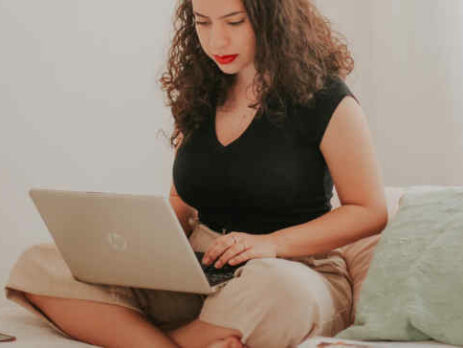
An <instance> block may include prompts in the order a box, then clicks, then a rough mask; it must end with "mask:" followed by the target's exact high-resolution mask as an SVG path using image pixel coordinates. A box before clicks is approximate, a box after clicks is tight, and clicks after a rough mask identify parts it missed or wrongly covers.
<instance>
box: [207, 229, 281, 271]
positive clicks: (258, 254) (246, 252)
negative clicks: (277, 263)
mask: <svg viewBox="0 0 463 348" xmlns="http://www.w3.org/2000/svg"><path fill="white" fill-rule="evenodd" d="M276 254H277V253H276V245H275V242H274V240H273V238H272V237H271V235H269V234H264V235H255V234H249V233H244V232H230V233H228V234H226V235H223V236H220V237H218V238H216V239H215V240H214V241H213V242H212V244H211V245H210V246H209V248H208V249H207V250H206V252H205V253H204V257H203V260H202V262H203V264H205V265H209V264H210V263H212V262H214V261H215V260H216V259H217V258H218V260H217V262H216V264H215V266H216V268H220V267H222V266H223V265H224V264H226V263H227V262H228V263H229V264H230V265H232V266H234V265H237V264H239V263H242V262H245V261H247V260H250V259H256V258H264V257H276Z"/></svg>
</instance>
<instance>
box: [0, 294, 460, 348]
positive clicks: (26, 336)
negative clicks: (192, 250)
mask: <svg viewBox="0 0 463 348" xmlns="http://www.w3.org/2000/svg"><path fill="white" fill-rule="evenodd" d="M0 332H3V333H5V334H9V335H13V336H15V337H16V341H13V342H4V343H2V348H3V347H5V348H7V347H10V346H11V347H14V348H17V347H24V348H29V347H34V348H41V347H43V348H68V347H96V346H94V345H91V344H86V343H82V342H79V341H75V340H71V339H68V338H67V337H64V336H62V335H61V334H60V333H58V332H56V331H55V330H53V329H52V328H51V327H50V326H49V325H48V324H47V323H45V322H44V321H42V320H41V319H39V318H37V317H35V316H34V315H33V314H31V313H29V312H28V311H27V310H26V309H24V308H22V307H21V306H19V305H17V304H16V303H13V302H11V301H8V300H7V299H5V298H4V297H3V298H0ZM321 339H322V338H319V337H316V338H312V339H308V340H306V341H305V342H303V343H302V344H300V345H299V346H298V348H316V347H317V343H319V342H320V340H321ZM323 340H325V341H326V340H328V341H339V339H335V338H323ZM344 341H345V342H356V341H349V340H344ZM358 342H359V341H358ZM359 343H360V342H359ZM361 343H364V344H365V343H366V342H361ZM368 344H369V345H370V346H371V347H393V348H399V347H404V348H426V347H429V348H430V347H442V348H445V347H446V348H449V347H455V346H451V345H445V344H440V343H437V342H429V341H428V342H394V343H392V342H382V343H381V342H368ZM282 348H283V347H282Z"/></svg>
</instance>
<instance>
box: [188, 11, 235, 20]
mask: <svg viewBox="0 0 463 348" xmlns="http://www.w3.org/2000/svg"><path fill="white" fill-rule="evenodd" d="M193 12H194V14H195V15H196V16H198V17H204V18H209V17H208V16H205V15H202V14H201V13H198V12H196V11H193ZM238 13H244V11H235V12H231V13H229V14H226V15H224V16H222V17H219V19H222V18H227V17H231V16H234V15H236V14H238Z"/></svg>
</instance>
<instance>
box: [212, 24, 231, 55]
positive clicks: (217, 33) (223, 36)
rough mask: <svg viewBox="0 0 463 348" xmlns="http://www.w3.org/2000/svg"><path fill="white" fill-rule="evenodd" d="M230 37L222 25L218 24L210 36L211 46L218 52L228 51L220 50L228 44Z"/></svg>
mask: <svg viewBox="0 0 463 348" xmlns="http://www.w3.org/2000/svg"><path fill="white" fill-rule="evenodd" d="M228 42H229V37H228V34H227V33H226V31H225V30H224V29H223V28H222V26H220V25H217V26H215V28H212V30H211V33H210V36H209V47H210V48H212V49H213V50H214V52H215V53H216V54H220V53H226V52H220V50H221V49H222V48H224V47H226V46H227V45H228Z"/></svg>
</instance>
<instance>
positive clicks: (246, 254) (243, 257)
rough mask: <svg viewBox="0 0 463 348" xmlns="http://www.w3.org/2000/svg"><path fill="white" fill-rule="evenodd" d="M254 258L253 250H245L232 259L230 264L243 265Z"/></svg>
mask: <svg viewBox="0 0 463 348" xmlns="http://www.w3.org/2000/svg"><path fill="white" fill-rule="evenodd" d="M252 258H254V257H253V254H252V249H247V250H244V251H243V252H242V253H240V254H238V255H236V256H234V257H232V258H231V259H230V260H229V261H228V263H229V264H230V265H237V264H239V263H243V262H245V261H248V260H250V259H252Z"/></svg>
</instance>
